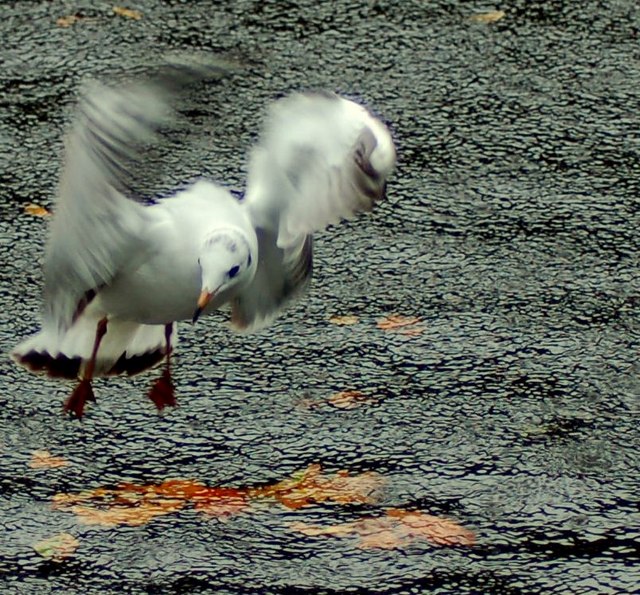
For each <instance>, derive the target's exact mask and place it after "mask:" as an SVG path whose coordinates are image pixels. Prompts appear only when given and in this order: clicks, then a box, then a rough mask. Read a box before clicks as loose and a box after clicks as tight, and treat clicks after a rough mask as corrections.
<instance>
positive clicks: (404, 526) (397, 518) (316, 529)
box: [289, 508, 475, 549]
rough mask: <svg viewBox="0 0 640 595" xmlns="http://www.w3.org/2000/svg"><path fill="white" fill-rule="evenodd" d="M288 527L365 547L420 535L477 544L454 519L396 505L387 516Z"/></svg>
mask: <svg viewBox="0 0 640 595" xmlns="http://www.w3.org/2000/svg"><path fill="white" fill-rule="evenodd" d="M289 527H290V528H291V529H292V530H294V531H297V532H299V533H303V534H304V535H308V536H310V537H319V536H328V537H349V536H355V537H357V538H358V541H357V545H358V547H359V548H362V549H369V548H374V549H395V548H400V547H403V546H404V545H407V544H409V543H411V542H412V541H414V540H416V539H421V538H423V539H427V540H428V541H430V542H431V543H432V544H434V545H442V546H457V545H465V546H469V545H473V544H474V543H475V535H474V534H473V532H472V531H469V530H468V529H465V528H464V527H462V526H460V525H459V524H458V523H456V522H455V521H452V520H451V519H447V518H442V517H436V516H432V515H428V514H424V513H422V512H419V511H408V510H400V509H397V508H392V509H390V510H388V511H387V514H386V516H380V517H365V518H362V519H360V520H358V521H355V522H351V523H341V524H338V525H325V526H322V525H307V524H305V523H292V524H291V525H290V526H289Z"/></svg>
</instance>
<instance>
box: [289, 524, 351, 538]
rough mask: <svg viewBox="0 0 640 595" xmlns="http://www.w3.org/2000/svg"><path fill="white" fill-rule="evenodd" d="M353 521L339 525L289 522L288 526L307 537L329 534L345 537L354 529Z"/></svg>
mask: <svg viewBox="0 0 640 595" xmlns="http://www.w3.org/2000/svg"><path fill="white" fill-rule="evenodd" d="M354 525H355V523H342V524H341V525H325V526H322V525H308V524H307V523H300V522H297V523H291V524H290V525H289V528H290V529H292V530H293V531H296V532H298V533H302V534H303V535H308V536H309V537H318V536H320V535H331V536H335V537H347V536H349V535H352V534H353V532H354V531H355V529H354Z"/></svg>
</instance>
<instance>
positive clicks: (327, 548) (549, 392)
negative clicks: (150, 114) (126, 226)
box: [0, 0, 640, 594]
mask: <svg viewBox="0 0 640 595" xmlns="http://www.w3.org/2000/svg"><path fill="white" fill-rule="evenodd" d="M129 7H130V8H135V9H138V10H139V11H140V12H141V13H142V18H141V19H139V20H135V19H131V18H126V17H122V16H117V15H114V14H112V12H111V6H110V4H109V3H102V4H100V5H99V7H96V6H95V3H89V2H81V1H79V2H68V1H62V0H54V1H46V2H45V1H41V2H37V1H36V2H31V1H26V0H25V1H21V2H8V3H4V4H3V6H2V8H1V9H0V10H1V13H2V17H3V18H2V19H0V38H1V39H2V46H3V50H2V58H3V61H4V65H3V67H2V69H1V70H0V109H1V112H0V115H1V120H0V122H1V123H0V158H1V160H0V168H1V169H0V188H1V191H0V203H1V216H0V259H1V262H2V268H1V269H0V275H1V279H0V280H1V286H0V296H1V299H2V308H1V310H0V342H1V349H2V351H3V352H7V351H8V350H9V349H10V348H11V347H12V346H13V345H14V344H15V343H16V342H17V341H18V340H19V339H20V338H22V337H23V336H25V335H26V334H28V333H30V332H32V331H34V330H35V329H36V327H37V317H38V309H39V300H40V289H41V282H42V277H41V271H40V259H41V254H42V248H43V243H44V240H45V237H46V225H47V220H46V219H45V218H36V217H33V216H30V215H27V214H25V213H24V206H25V205H26V204H27V203H37V204H41V205H43V206H47V207H50V206H52V201H53V197H54V194H55V187H56V183H57V176H58V174H59V171H60V166H61V160H60V155H61V149H62V134H63V131H64V129H65V126H66V124H67V123H68V121H69V118H70V117H71V115H72V113H73V106H74V103H75V100H76V97H77V90H78V88H79V85H80V84H81V83H82V81H84V80H86V79H90V78H101V77H105V76H111V75H113V74H118V73H123V72H130V71H132V70H135V69H136V68H138V67H139V66H140V65H142V64H146V63H148V62H149V60H151V59H155V58H157V57H158V56H159V55H161V54H162V53H163V52H165V51H169V50H176V49H180V50H194V49H195V50H199V51H202V50H205V51H212V52H217V53H221V54H224V55H225V56H227V57H229V58H232V59H234V60H236V61H237V62H238V63H240V64H242V65H244V68H245V70H244V72H243V73H242V74H239V75H236V76H233V77H231V79H229V81H227V82H225V83H224V84H222V85H219V86H216V87H215V89H211V92H210V97H209V101H208V103H207V106H206V109H203V110H199V111H194V112H193V113H192V114H191V121H192V122H193V128H192V130H191V134H190V135H189V136H188V137H186V138H183V139H182V140H183V141H184V143H183V144H181V145H178V146H177V147H176V150H177V152H176V156H175V159H174V161H173V162H172V165H173V166H174V167H172V168H171V169H167V174H166V177H167V179H166V180H164V181H165V182H178V183H179V182H182V181H184V180H188V179H192V178H193V177H195V176H198V175H206V176H209V177H212V178H214V179H216V180H219V181H221V182H224V183H225V184H226V185H227V186H230V187H231V188H233V189H234V190H236V191H241V190H242V187H243V180H244V176H245V163H246V161H245V156H246V153H247V150H248V148H249V147H250V145H251V142H252V141H253V139H254V138H255V135H256V130H257V126H258V123H259V122H260V118H261V114H262V113H263V110H264V107H265V105H266V104H267V103H268V102H269V101H270V100H272V99H273V98H275V97H278V96H280V95H282V94H284V93H286V92H288V91H291V90H297V89H303V88H326V89H330V90H335V91H338V92H341V93H344V94H346V95H347V96H350V97H353V98H357V99H359V100H361V101H363V102H364V103H365V104H367V105H369V106H370V107H371V108H372V109H373V110H374V111H375V112H376V113H377V114H379V115H380V116H381V117H382V118H383V119H384V120H385V121H386V122H388V123H389V125H390V127H391V129H392V131H393V135H394V138H395V139H396V142H397V146H398V153H399V165H398V169H397V172H396V173H395V175H394V177H393V179H392V181H391V183H390V184H389V188H388V199H387V201H386V202H385V203H384V204H382V205H380V207H379V208H378V209H377V210H376V211H375V212H374V213H373V214H372V215H371V216H367V217H362V218H360V219H358V220H357V221H355V222H352V223H348V224H343V225H340V226H337V227H335V228H332V229H331V230H329V231H328V232H326V233H324V234H322V235H321V236H320V237H319V238H318V241H317V250H316V269H315V278H314V283H313V289H312V291H311V293H310V295H308V296H307V297H306V298H305V299H304V300H302V301H301V302H299V303H298V304H297V305H296V306H295V307H294V308H292V309H291V310H289V311H288V312H287V313H286V314H285V315H284V316H283V317H282V318H281V319H280V320H279V322H278V323H277V324H276V325H274V326H273V327H272V328H271V329H269V330H268V331H266V332H264V333H261V334H259V335H256V336H251V337H244V336H235V335H232V334H231V333H230V332H229V331H228V330H227V328H226V327H225V325H224V318H225V317H224V315H221V316H220V317H218V318H217V319H214V320H210V321H205V322H204V323H203V324H198V325H196V326H194V327H191V326H190V325H184V327H183V330H182V343H181V345H180V347H179V355H178V358H177V361H176V366H175V381H176V384H177V386H178V398H179V399H180V407H178V408H176V409H175V410H173V411H171V412H169V413H167V414H164V415H162V416H159V415H157V414H156V413H155V412H154V410H153V406H152V404H151V403H150V402H148V401H147V400H146V399H145V398H144V392H145V390H146V388H147V387H148V385H149V383H150V382H151V380H152V379H153V378H154V377H155V372H154V373H150V374H146V375H144V376H142V377H137V378H135V379H110V380H106V381H101V382H98V383H96V393H97V396H98V401H97V403H96V404H93V405H92V406H91V407H90V409H89V411H88V412H87V415H86V418H85V419H84V420H83V421H82V422H77V421H72V420H67V419H65V418H64V417H63V416H62V415H61V402H62V400H63V399H64V396H65V394H66V393H67V392H68V391H69V390H70V386H71V385H68V384H64V383H59V382H55V381H52V380H47V379H42V378H38V377H35V376H31V375H29V374H27V373H26V372H24V371H22V370H19V369H17V368H15V367H14V366H13V365H12V363H11V362H10V361H9V360H8V359H7V358H6V357H5V358H3V359H2V361H1V362H0V457H1V464H0V582H1V583H2V586H1V587H0V590H2V592H3V593H10V594H13V593H29V594H30V593H38V594H40V593H43V594H44V593H54V592H56V593H98V592H99V593H136V594H137V593H310V592H323V593H362V594H365V593H370V594H374V593H377V594H382V593H425V592H428V593H456V594H462V593H508V594H524V593H532V594H533V593H546V594H551V593H554V594H556V593H557V594H560V593H563V594H564V593H572V594H577V593H580V594H582V593H599V594H600V593H631V592H633V591H635V590H636V589H638V587H639V585H640V550H639V546H638V543H639V540H640V513H639V504H640V455H639V452H640V431H639V428H638V420H639V415H638V414H639V403H640V376H639V375H640V365H639V364H638V348H639V344H640V313H639V310H638V308H639V305H640V294H639V290H640V280H639V272H640V266H639V262H638V249H639V247H640V238H639V235H638V229H639V227H640V127H639V126H638V113H640V93H639V89H640V43H639V31H640V9H639V7H638V5H637V3H636V2H635V1H633V0H626V1H625V0H620V1H610V2H598V1H587V2H580V3H578V2H570V1H566V2H563V1H550V2H536V1H525V0H516V1H514V2H511V3H509V4H508V5H504V6H502V5H496V6H488V5H487V6H485V5H479V4H478V5H476V4H474V3H463V2H455V1H450V2H445V1H440V2H418V1H415V2H410V1H397V2H384V1H380V2H378V1H372V2H349V3H347V2H303V3H298V2H249V1H239V2H235V3H224V2H210V1H207V2H204V1H195V2H179V1H177V0H172V1H168V2H160V1H151V0H149V1H141V2H137V3H135V5H133V4H132V5H130V6H129ZM487 9H504V10H505V11H506V15H505V16H504V18H502V19H500V20H498V21H496V22H493V23H483V22H476V21H473V20H470V19H469V17H470V16H471V15H473V14H474V13H477V12H483V11H484V10H487ZM75 13H78V14H80V15H81V16H83V17H86V18H83V19H81V20H79V21H78V22H76V23H75V24H73V25H72V26H70V27H66V28H64V27H60V26H58V25H56V19H58V18H60V17H64V16H67V15H69V14H75ZM390 314H399V315H404V316H416V317H420V318H421V319H422V321H423V323H422V327H421V329H422V331H421V332H420V333H419V334H415V335H402V334H398V333H391V332H384V331H382V330H380V329H379V328H378V327H377V321H379V320H380V319H383V318H384V317H386V316H388V315H390ZM333 315H355V316H357V317H358V323H357V324H355V325H351V326H337V325H334V324H331V323H330V322H329V319H330V317H331V316H333ZM343 390H358V391H361V392H362V393H364V394H365V395H369V396H371V397H374V398H375V399H374V400H371V401H370V402H365V403H363V404H362V405H361V406H360V407H357V408H354V409H339V408H336V407H333V406H331V405H330V404H327V403H326V399H327V398H328V397H329V396H330V395H331V394H333V393H336V392H339V391H343ZM310 402H311V403H316V404H317V406H308V404H309V403H310ZM43 449H46V450H49V451H51V452H52V453H53V454H55V455H57V456H61V457H64V458H65V459H66V460H67V461H69V463H70V464H69V465H68V466H66V467H61V468H57V469H48V470H37V469H32V468H30V467H29V461H30V459H31V456H32V453H33V452H34V451H36V450H43ZM314 463H319V464H321V465H322V467H323V469H325V470H326V472H327V473H334V472H336V471H339V470H349V471H350V472H351V473H359V472H364V471H375V472H377V473H380V474H381V475H383V476H384V477H385V478H386V480H387V484H386V487H385V490H384V493H383V495H382V500H381V501H380V502H379V503H378V504H376V505H354V504H352V505H349V506H338V505H335V504H330V503H325V504H318V505H315V506H311V507H309V508H305V509H301V510H296V511H291V510H287V509H285V508H277V507H276V508H275V509H273V510H271V511H270V512H269V514H257V515H244V516H243V515H238V516H237V517H232V518H230V519H229V520H228V521H227V522H221V521H219V520H216V519H208V518H205V517H203V516H202V515H197V514H195V513H194V512H193V511H192V510H191V511H190V510H189V509H188V508H185V509H184V510H183V511H179V512H177V513H175V514H172V515H167V516H164V517H160V518H158V519H155V520H153V521H151V522H149V523H147V524H145V525H143V526H140V527H116V528H110V529H109V528H98V527H94V526H86V525H83V524H81V523H80V522H79V520H78V519H77V518H76V517H75V516H74V515H73V514H69V513H68V512H62V511H56V510H52V508H51V502H52V497H53V496H54V495H55V494H56V493H59V492H78V491H81V490H86V489H93V488H98V487H101V486H107V487H108V486H114V485H116V484H118V483H119V482H123V481H129V482H135V483H138V484H149V483H159V482H162V481H164V480H165V479H167V478H170V477H187V478H195V479H197V480H198V481H201V482H203V483H206V484H207V485H210V486H236V487H240V486H255V485H263V484H268V483H271V482H274V481H278V480H280V479H283V478H286V477H288V476H289V475H291V474H293V473H295V472H296V471H299V470H301V469H304V468H305V467H307V466H308V465H310V464H314ZM385 507H396V508H405V509H411V510H421V511H425V512H428V513H430V514H434V515H445V516H448V517H451V518H454V519H456V520H457V521H458V522H460V523H461V524H463V525H464V526H465V527H469V528H471V529H473V530H474V531H475V532H476V534H477V545H476V546H474V547H473V548H446V547H435V546H433V545H430V544H429V543H427V542H420V541H416V542H415V543H412V544H410V545H408V546H407V547H404V548H400V549H390V550H363V549H359V548H357V547H356V546H355V545H354V542H353V540H349V539H342V540H341V539H328V538H325V539H322V538H320V539H319V538H311V537H308V536H304V535H301V534H296V533H295V532H292V531H290V530H288V528H287V527H289V525H290V523H291V522H294V521H304V522H308V523H318V522H319V523H325V524H335V523H338V522H346V521H352V520H354V519H358V518H361V517H362V516H363V515H367V514H368V515H375V514H377V511H380V510H383V509H384V508H385ZM61 532H67V533H70V534H72V535H74V536H75V537H76V538H77V539H78V541H79V547H78V549H77V551H76V552H75V555H74V556H73V557H71V558H69V559H67V560H66V561H64V562H62V563H52V562H47V561H44V560H42V558H41V557H40V556H39V555H38V554H36V553H35V552H34V550H33V544H34V543H35V542H37V541H38V540H40V539H42V538H44V537H48V536H51V535H55V534H58V533H61Z"/></svg>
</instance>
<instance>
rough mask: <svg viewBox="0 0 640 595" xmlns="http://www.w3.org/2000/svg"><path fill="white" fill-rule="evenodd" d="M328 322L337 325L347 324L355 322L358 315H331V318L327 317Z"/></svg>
mask: <svg viewBox="0 0 640 595" xmlns="http://www.w3.org/2000/svg"><path fill="white" fill-rule="evenodd" d="M329 322H330V323H331V324H336V325H338V326H349V325H352V324H357V323H358V317H357V316H353V315H351V314H349V315H345V316H332V317H331V318H329Z"/></svg>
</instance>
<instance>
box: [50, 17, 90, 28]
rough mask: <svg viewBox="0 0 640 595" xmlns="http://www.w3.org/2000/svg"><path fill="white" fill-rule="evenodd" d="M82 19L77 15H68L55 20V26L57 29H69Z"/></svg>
mask: <svg viewBox="0 0 640 595" xmlns="http://www.w3.org/2000/svg"><path fill="white" fill-rule="evenodd" d="M83 18H84V17H83V16H81V15H79V14H70V15H67V16H66V17H60V18H59V19H57V20H56V25H58V27H63V28H65V29H66V28H67V27H71V25H74V24H75V23H76V22H77V21H80V20H82V19H83Z"/></svg>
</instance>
